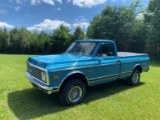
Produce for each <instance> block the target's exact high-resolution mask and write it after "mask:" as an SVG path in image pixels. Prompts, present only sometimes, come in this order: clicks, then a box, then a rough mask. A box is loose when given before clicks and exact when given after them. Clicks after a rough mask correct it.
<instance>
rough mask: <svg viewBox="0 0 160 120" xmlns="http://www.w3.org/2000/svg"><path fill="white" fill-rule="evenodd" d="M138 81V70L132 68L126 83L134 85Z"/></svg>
mask: <svg viewBox="0 0 160 120" xmlns="http://www.w3.org/2000/svg"><path fill="white" fill-rule="evenodd" d="M139 81H140V72H139V70H137V69H135V70H133V72H132V74H131V76H130V77H128V78H127V84H128V85H130V86H136V85H137V84H138V83H139Z"/></svg>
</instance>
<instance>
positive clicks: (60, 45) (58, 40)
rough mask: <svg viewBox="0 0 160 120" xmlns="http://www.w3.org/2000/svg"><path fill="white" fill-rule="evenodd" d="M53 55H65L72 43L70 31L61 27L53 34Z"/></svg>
mask: <svg viewBox="0 0 160 120" xmlns="http://www.w3.org/2000/svg"><path fill="white" fill-rule="evenodd" d="M51 42H52V53H63V52H64V51H65V50H66V48H67V47H68V45H69V44H70V43H71V42H72V41H71V34H70V31H69V29H68V28H67V27H66V26H64V25H61V26H60V27H59V28H58V29H57V30H55V31H54V32H53V34H52V41H51Z"/></svg>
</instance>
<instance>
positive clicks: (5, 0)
mask: <svg viewBox="0 0 160 120" xmlns="http://www.w3.org/2000/svg"><path fill="white" fill-rule="evenodd" d="M130 2H131V0H0V28H4V27H6V28H7V29H12V28H14V27H17V28H21V27H26V28H27V29H28V30H31V31H32V30H33V29H37V30H45V31H53V30H55V29H57V28H58V27H59V26H60V25H61V24H63V25H65V26H67V27H68V28H69V29H70V30H74V28H75V27H76V26H78V25H79V26H81V28H83V30H86V28H87V27H88V25H89V23H90V21H91V20H92V19H93V17H94V16H96V15H98V14H100V13H101V11H102V10H103V9H104V8H105V7H106V6H107V5H118V6H119V5H127V4H129V3H130ZM148 2H149V0H142V2H141V3H142V5H144V6H145V7H146V6H147V5H148Z"/></svg>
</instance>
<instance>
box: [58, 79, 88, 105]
mask: <svg viewBox="0 0 160 120" xmlns="http://www.w3.org/2000/svg"><path fill="white" fill-rule="evenodd" d="M85 94H86V85H85V84H84V83H83V82H82V81H80V80H79V79H72V80H69V81H67V82H65V83H64V84H63V85H62V87H61V89H60V92H59V100H60V102H61V103H62V104H63V105H75V104H78V103H80V102H82V100H83V99H84V97H85Z"/></svg>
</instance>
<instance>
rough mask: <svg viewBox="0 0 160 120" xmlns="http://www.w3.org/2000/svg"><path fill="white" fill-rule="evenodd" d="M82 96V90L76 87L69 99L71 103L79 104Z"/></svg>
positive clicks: (70, 93)
mask: <svg viewBox="0 0 160 120" xmlns="http://www.w3.org/2000/svg"><path fill="white" fill-rule="evenodd" d="M81 96H82V89H81V88H80V87H79V86H74V87H73V88H72V89H71V90H70V91H69V94H68V98H69V100H70V101H71V102H77V101H78V100H79V99H80V98H81Z"/></svg>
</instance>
